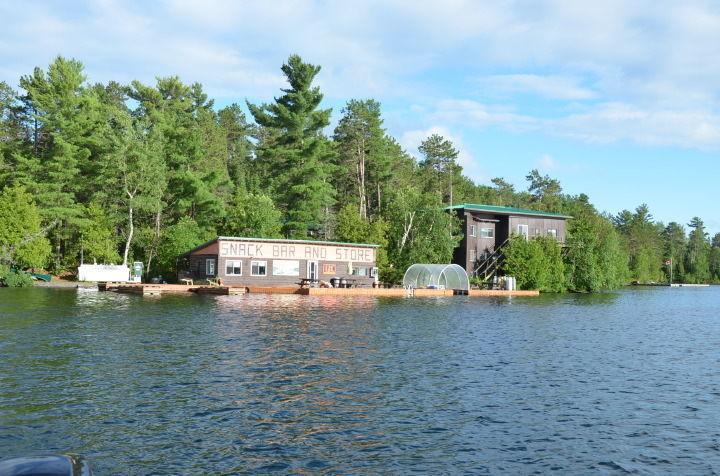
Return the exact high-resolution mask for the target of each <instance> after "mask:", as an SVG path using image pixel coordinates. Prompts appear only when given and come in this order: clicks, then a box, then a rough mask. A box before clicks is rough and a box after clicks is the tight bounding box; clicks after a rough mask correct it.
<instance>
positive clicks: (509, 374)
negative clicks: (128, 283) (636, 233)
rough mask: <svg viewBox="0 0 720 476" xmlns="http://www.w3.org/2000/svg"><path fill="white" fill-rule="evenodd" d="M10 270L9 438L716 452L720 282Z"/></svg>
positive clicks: (242, 452)
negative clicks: (429, 284)
mask: <svg viewBox="0 0 720 476" xmlns="http://www.w3.org/2000/svg"><path fill="white" fill-rule="evenodd" d="M687 291H688V292H683V291H680V292H674V290H673V291H670V290H669V289H668V290H665V289H657V290H650V291H647V290H635V289H627V290H621V291H618V292H613V293H603V294H595V295H578V294H561V295H542V296H540V297H539V298H512V299H476V298H468V297H462V296H458V297H452V298H432V299H413V298H407V299H406V298H399V299H396V298H366V297H357V298H352V299H346V298H340V297H320V296H317V297H316V296H313V297H310V296H283V295H276V296H263V295H246V296H163V297H159V298H149V299H148V298H143V297H140V296H133V295H120V294H115V293H98V292H95V291H78V292H75V291H68V290H49V289H31V290H0V353H2V355H3V358H2V359H0V458H2V457H10V456H15V455H18V454H24V453H31V452H41V451H55V452H75V453H81V454H85V455H87V456H88V457H89V458H90V460H91V461H92V462H93V464H94V467H95V469H96V472H97V474H118V473H129V474H238V473H248V474H250V473H266V472H271V471H274V472H279V473H323V472H324V473H331V474H336V473H362V474H378V473H380V474H387V473H407V472H412V471H419V472H425V473H437V474H444V473H447V472H456V473H471V474H475V473H488V472H490V473H513V474H528V473H544V472H546V471H550V470H555V471H559V472H561V473H565V474H585V473H594V472H608V471H609V472H616V471H617V472H623V471H634V472H639V473H675V472H677V471H678V469H679V468H682V472H688V473H703V474H705V473H713V472H717V471H719V470H720V468H719V467H718V466H717V440H718V439H720V433H719V432H718V430H717V428H718V427H720V412H718V411H717V404H718V398H720V370H718V368H717V366H716V365H715V364H716V362H717V347H718V345H719V344H720V341H719V340H718V336H720V320H718V319H717V318H716V312H717V309H718V308H720V293H718V292H717V289H715V290H710V291H707V290H703V291H696V290H690V289H689V290H687Z"/></svg>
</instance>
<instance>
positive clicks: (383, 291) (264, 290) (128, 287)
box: [98, 283, 540, 297]
mask: <svg viewBox="0 0 720 476" xmlns="http://www.w3.org/2000/svg"><path fill="white" fill-rule="evenodd" d="M98 289H99V290H100V291H117V292H121V293H131V294H140V295H142V296H159V295H162V294H187V293H195V294H218V295H224V296H228V295H229V296H234V295H240V294H245V293H251V294H299V295H303V296H387V297H446V296H453V295H454V294H455V293H454V291H453V290H452V289H412V290H408V289H404V288H300V287H297V286H280V287H275V286H273V287H270V286H265V287H260V286H247V287H246V286H209V285H206V284H196V285H186V284H140V283H98ZM467 295H468V296H470V297H534V296H539V295H540V292H539V291H505V290H487V289H471V290H470V291H469V292H468V293H467Z"/></svg>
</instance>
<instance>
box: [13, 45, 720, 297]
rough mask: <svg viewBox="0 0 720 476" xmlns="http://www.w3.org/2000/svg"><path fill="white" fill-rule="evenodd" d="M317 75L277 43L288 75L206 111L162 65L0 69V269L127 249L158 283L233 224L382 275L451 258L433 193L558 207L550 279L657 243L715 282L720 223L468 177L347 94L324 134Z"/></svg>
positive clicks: (454, 239) (636, 265)
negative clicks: (341, 249)
mask: <svg viewBox="0 0 720 476" xmlns="http://www.w3.org/2000/svg"><path fill="white" fill-rule="evenodd" d="M319 71H320V67H319V66H317V65H312V64H309V63H307V62H305V61H303V60H302V58H300V57H299V56H297V55H293V56H290V57H289V58H288V60H287V62H286V63H285V64H284V65H283V66H282V72H283V74H284V76H285V78H286V80H287V83H288V86H287V87H286V88H284V89H282V90H281V91H280V92H279V95H278V96H277V97H275V98H274V99H273V100H272V101H269V102H267V103H260V104H254V103H250V102H246V108H243V107H241V105H239V104H231V105H228V106H225V107H216V105H215V103H214V101H213V100H212V99H210V98H208V95H207V94H206V93H205V92H204V90H203V87H202V85H201V84H198V83H193V84H185V83H183V82H182V81H181V80H180V78H178V77H163V78H158V79H157V81H156V83H155V84H153V85H147V84H143V83H141V82H139V81H132V82H131V83H130V84H121V83H118V82H115V81H110V82H108V83H105V84H102V83H91V82H89V81H88V80H87V78H86V76H85V74H84V71H83V65H82V63H81V62H79V61H77V60H74V59H66V58H63V57H57V58H56V59H55V60H54V61H53V62H52V63H51V64H50V65H49V66H48V67H47V68H46V69H42V68H36V69H35V70H34V71H33V72H32V73H31V74H28V75H26V76H22V77H21V78H20V80H19V85H20V91H16V90H14V89H13V88H12V87H11V86H10V85H8V84H7V83H2V82H0V280H2V279H5V280H6V281H7V280H8V279H9V280H17V279H19V278H18V276H16V275H12V271H10V270H11V269H16V270H22V269H28V268H36V269H46V270H49V271H51V272H53V273H55V274H63V273H68V272H72V271H73V270H74V269H75V268H76V267H77V265H78V264H79V263H80V262H81V261H84V262H86V263H88V262H98V263H123V264H127V263H129V262H132V261H142V262H143V263H144V264H145V271H146V273H147V274H148V276H157V275H162V276H164V277H165V278H168V279H172V277H173V276H174V275H175V271H176V270H175V266H176V259H177V256H178V255H179V254H181V253H183V252H185V251H187V250H189V249H191V248H193V247H194V246H196V245H198V244H200V243H202V242H204V241H207V240H208V239H210V238H212V237H215V236H217V235H237V236H247V237H288V238H304V239H330V240H339V241H348V242H370V243H377V244H380V245H382V248H381V252H380V253H379V256H378V265H379V267H380V270H381V279H382V280H384V281H388V282H397V281H399V280H400V279H401V278H402V274H403V273H404V271H405V269H406V268H407V266H409V265H410V264H412V263H415V262H449V261H450V260H451V258H452V252H453V249H454V248H455V246H456V245H457V243H458V242H459V239H460V231H459V223H458V220H457V219H456V218H455V217H453V216H452V215H451V214H449V213H447V212H445V211H444V207H446V206H448V205H452V204H454V203H460V202H473V203H485V204H493V205H506V206H517V207H527V208H533V209H538V210H544V211H553V212H560V213H566V214H569V215H572V216H574V217H575V219H573V220H571V222H570V225H569V232H568V239H567V241H568V244H569V245H573V246H570V247H569V248H567V249H566V252H564V253H562V254H561V255H559V256H560V262H561V263H562V265H563V268H562V274H563V280H562V284H561V285H553V286H551V288H552V289H555V288H557V289H558V290H559V289H560V288H562V289H566V288H567V289H573V290H579V291H585V290H597V289H606V288H612V287H616V286H618V285H620V284H623V283H625V282H627V281H628V280H632V279H636V280H639V281H650V280H660V279H661V278H662V276H663V273H664V272H665V269H664V268H663V262H664V259H665V258H666V257H667V256H669V255H672V256H673V257H674V259H675V263H679V261H682V266H681V267H680V266H678V265H676V273H678V274H676V277H677V279H678V280H679V279H690V280H697V281H702V280H709V279H715V280H717V279H718V278H720V270H719V269H718V260H719V258H718V248H719V247H720V237H718V236H716V237H715V239H714V240H713V241H712V243H711V242H710V241H709V240H708V237H707V235H706V234H705V232H704V228H703V226H702V221H700V220H699V219H697V223H696V222H695V220H694V221H693V224H691V228H692V231H691V233H690V235H689V236H686V235H685V231H684V229H683V227H682V226H680V225H678V224H676V223H674V224H673V223H671V224H669V225H667V226H663V225H662V224H659V223H655V222H654V221H653V220H652V217H651V216H650V214H649V212H647V209H646V208H647V207H645V208H643V207H639V208H638V209H637V210H636V212H635V213H631V212H622V213H620V214H619V215H618V216H615V217H613V216H606V215H602V214H600V213H598V211H597V210H596V209H595V207H594V206H593V205H592V204H591V203H590V201H589V198H588V197H587V196H586V195H583V194H580V195H568V194H565V193H563V191H562V187H561V186H560V183H559V182H558V181H557V180H555V179H552V178H550V177H548V176H547V175H542V174H540V173H539V172H538V171H537V170H533V171H531V172H530V173H529V174H528V176H527V180H528V185H527V189H526V190H516V188H515V186H514V185H512V184H510V183H508V182H506V181H505V180H504V179H502V178H495V179H493V180H492V184H491V185H483V184H476V183H474V182H473V181H472V180H470V179H469V178H468V177H466V176H465V175H463V169H462V167H461V166H460V165H459V164H458V155H459V152H458V150H457V148H456V147H455V145H454V144H453V143H452V142H451V141H450V140H448V139H447V138H444V137H442V136H440V135H436V134H435V135H431V136H430V137H427V138H426V139H425V140H424V141H423V142H422V144H421V145H420V147H419V157H417V158H416V157H414V156H413V155H411V154H409V153H408V152H407V151H405V150H403V148H402V147H401V146H400V144H399V143H398V142H397V140H396V139H395V138H393V137H392V136H391V135H390V134H388V132H387V130H386V129H385V127H384V125H383V118H382V110H381V105H380V103H379V102H378V101H376V100H374V99H352V100H349V101H348V102H347V104H346V105H345V106H344V108H343V109H342V110H341V116H340V119H339V121H338V122H337V125H336V127H335V128H334V129H333V130H332V131H330V130H329V125H330V122H331V114H332V110H331V109H329V108H324V107H323V105H322V100H323V94H322V92H321V91H320V89H319V88H318V87H317V86H316V85H314V81H315V78H316V76H317V74H318V73H319ZM244 110H248V111H249V113H250V116H251V117H250V118H248V117H247V116H246V114H245V112H244ZM642 210H644V211H642ZM533 246H534V245H533ZM544 249H547V247H544ZM547 252H548V253H550V254H551V255H552V256H553V258H552V259H553V260H555V259H556V258H554V256H555V255H556V254H558V253H559V251H557V250H552V249H550V250H549V251H547ZM3 270H4V271H3ZM3 273H4V276H5V278H3V277H2V276H3Z"/></svg>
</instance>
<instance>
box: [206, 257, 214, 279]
mask: <svg viewBox="0 0 720 476" xmlns="http://www.w3.org/2000/svg"><path fill="white" fill-rule="evenodd" d="M205 276H215V260H214V259H206V260H205Z"/></svg>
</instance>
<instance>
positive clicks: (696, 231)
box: [685, 217, 710, 283]
mask: <svg viewBox="0 0 720 476" xmlns="http://www.w3.org/2000/svg"><path fill="white" fill-rule="evenodd" d="M688 227H689V228H691V231H690V235H689V236H688V245H687V251H686V253H685V269H686V273H687V274H686V279H689V280H690V281H691V282H693V283H707V282H708V281H709V280H710V243H708V236H707V233H706V232H705V223H703V221H702V220H701V219H700V217H694V218H693V219H692V220H691V221H690V223H688Z"/></svg>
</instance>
